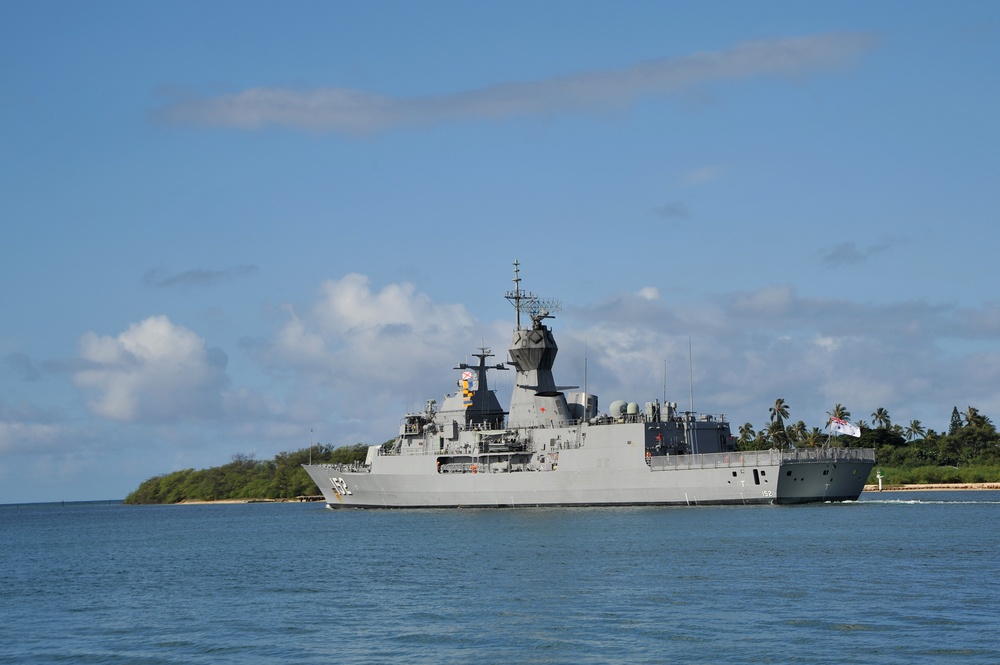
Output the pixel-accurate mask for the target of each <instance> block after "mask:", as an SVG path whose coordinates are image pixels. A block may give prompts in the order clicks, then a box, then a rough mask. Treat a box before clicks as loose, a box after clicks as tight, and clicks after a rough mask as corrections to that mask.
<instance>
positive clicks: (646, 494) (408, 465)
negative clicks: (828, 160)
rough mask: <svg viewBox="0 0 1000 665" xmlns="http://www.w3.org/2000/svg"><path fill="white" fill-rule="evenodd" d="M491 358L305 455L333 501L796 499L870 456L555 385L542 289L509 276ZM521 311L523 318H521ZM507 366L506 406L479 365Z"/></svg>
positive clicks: (837, 482)
mask: <svg viewBox="0 0 1000 665" xmlns="http://www.w3.org/2000/svg"><path fill="white" fill-rule="evenodd" d="M520 281H521V280H520V274H519V264H518V263H517V262H516V261H515V262H514V285H515V288H514V290H513V291H510V292H508V293H507V294H506V297H507V299H508V300H509V301H510V302H511V303H512V304H513V305H514V311H515V327H514V334H513V340H512V341H511V345H510V350H509V360H508V362H507V364H506V365H504V364H490V363H489V362H488V361H489V359H490V358H491V357H493V354H492V353H491V352H490V350H489V349H486V348H482V349H480V350H479V353H476V354H473V357H475V358H477V359H478V362H477V363H475V364H466V363H461V364H459V365H458V366H457V367H456V368H455V369H456V370H459V371H460V372H461V379H460V380H459V388H460V389H459V390H458V391H456V392H455V393H452V394H449V395H446V396H445V398H444V400H443V401H442V402H441V404H440V405H438V403H437V402H436V401H435V400H429V401H428V402H427V403H426V407H425V408H424V410H423V411H421V412H419V413H410V414H407V415H406V416H405V417H404V418H403V421H402V423H401V424H400V429H399V436H398V437H397V438H396V439H395V440H394V441H392V442H391V443H389V444H385V445H382V446H370V447H369V449H368V455H367V458H366V459H365V461H364V463H359V464H354V465H340V464H308V465H304V468H305V470H306V471H307V472H308V473H309V476H310V477H311V478H312V479H313V481H315V483H316V485H317V486H318V487H319V489H320V491H321V492H322V493H323V496H324V498H325V499H326V502H327V504H328V505H329V506H330V507H333V508H340V507H357V508H445V507H449V508H455V507H485V506H489V507H512V506H622V505H706V504H760V503H809V502H818V501H851V500H855V499H857V498H858V496H859V495H860V494H861V492H862V490H863V489H864V485H865V481H866V480H867V479H868V475H869V473H870V472H871V470H872V467H873V466H874V464H875V451H874V450H872V449H868V448H842V447H833V446H822V447H815V448H802V449H790V450H779V449H771V450H763V451H740V450H737V447H736V445H735V442H734V440H733V437H732V434H731V431H730V428H729V422H728V421H727V419H726V417H725V416H721V415H711V414H699V413H694V412H692V411H679V410H678V407H677V404H676V403H675V402H663V403H661V402H660V400H658V399H656V400H652V401H648V402H644V403H643V404H641V405H640V404H638V403H636V402H626V401H624V400H616V401H614V402H612V403H611V404H610V405H609V408H608V410H607V411H606V412H603V413H601V412H599V410H598V399H597V396H596V395H591V394H588V393H587V392H586V391H575V392H574V390H575V389H576V387H575V386H559V385H557V384H556V382H555V379H554V377H553V374H552V367H553V365H554V363H555V358H556V353H557V351H558V347H557V345H556V341H555V338H554V337H553V335H552V331H551V329H550V328H549V327H548V326H547V325H545V320H546V319H550V318H553V316H552V314H551V313H550V311H549V307H550V306H551V303H549V302H547V301H543V300H542V299H540V298H538V297H537V296H535V295H534V294H533V293H528V292H525V291H522V290H521V288H520ZM522 315H524V316H525V319H526V322H527V321H530V324H527V325H525V326H522V324H521V318H522ZM510 369H513V370H514V372H515V373H516V374H515V378H514V386H513V389H512V391H511V399H510V407H509V409H508V410H507V411H504V410H503V407H502V406H501V405H500V402H499V401H498V399H497V397H496V394H495V392H494V391H493V390H491V389H490V388H489V382H488V374H489V372H491V371H510Z"/></svg>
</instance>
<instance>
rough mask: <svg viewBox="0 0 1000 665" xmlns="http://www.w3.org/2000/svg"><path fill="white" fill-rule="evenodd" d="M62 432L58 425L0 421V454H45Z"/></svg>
mask: <svg viewBox="0 0 1000 665" xmlns="http://www.w3.org/2000/svg"><path fill="white" fill-rule="evenodd" d="M62 432H63V428H62V427H60V426H59V425H52V424H47V423H31V422H4V421H2V420H0V453H3V454H9V453H38V452H46V451H48V450H49V449H50V447H51V446H52V444H54V443H55V442H57V441H58V440H59V438H60V435H61V434H62Z"/></svg>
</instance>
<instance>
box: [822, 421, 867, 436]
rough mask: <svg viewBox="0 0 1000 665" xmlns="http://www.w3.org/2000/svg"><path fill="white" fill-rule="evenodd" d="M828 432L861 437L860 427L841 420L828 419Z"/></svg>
mask: <svg viewBox="0 0 1000 665" xmlns="http://www.w3.org/2000/svg"><path fill="white" fill-rule="evenodd" d="M830 431H831V432H836V433H837V434H850V435H851V436H857V437H860V436H861V428H860V427H858V426H857V425H852V424H851V423H849V422H847V421H846V420H843V419H841V418H830Z"/></svg>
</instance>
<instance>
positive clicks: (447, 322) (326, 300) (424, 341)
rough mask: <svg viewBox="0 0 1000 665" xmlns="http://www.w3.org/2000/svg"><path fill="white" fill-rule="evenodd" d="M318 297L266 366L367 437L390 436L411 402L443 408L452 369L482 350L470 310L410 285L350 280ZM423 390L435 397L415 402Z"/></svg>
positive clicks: (280, 338)
mask: <svg viewBox="0 0 1000 665" xmlns="http://www.w3.org/2000/svg"><path fill="white" fill-rule="evenodd" d="M319 291H320V292H319V297H318V299H317V301H316V302H315V304H314V305H313V306H312V307H311V308H310V310H309V312H308V313H307V314H305V315H299V314H298V313H297V312H296V311H295V310H294V309H292V308H290V307H289V308H288V320H287V322H286V323H285V324H284V325H283V326H282V327H281V329H280V330H279V331H278V332H277V334H276V335H275V337H274V339H273V342H272V343H270V344H269V345H268V347H267V348H266V349H265V350H264V351H263V352H262V354H261V358H262V359H263V361H264V362H265V364H266V366H268V367H270V368H271V369H273V370H276V371H279V372H281V373H284V374H288V373H289V372H291V373H292V374H293V376H294V377H295V379H294V380H295V381H296V382H298V384H299V386H298V388H297V389H296V390H297V391H298V392H301V393H303V394H306V395H308V397H306V399H308V400H315V401H316V402H317V403H318V404H326V405H327V406H328V408H329V410H330V411H331V413H328V414H327V416H328V417H332V418H334V419H339V420H341V421H343V420H345V419H346V420H353V421H355V422H356V423H367V424H368V427H369V429H367V430H366V431H365V432H364V434H365V435H374V436H379V435H381V436H388V435H389V434H390V433H391V432H392V431H393V430H394V427H395V423H396V422H397V421H398V420H399V418H400V417H401V416H402V415H403V414H402V413H401V412H400V411H399V409H400V408H401V404H402V403H403V402H407V400H409V402H407V404H408V405H410V406H412V404H413V403H416V404H417V405H420V406H422V405H423V401H422V400H424V399H428V398H434V399H438V400H440V398H441V394H442V393H443V392H444V391H445V390H446V389H448V388H449V387H450V386H449V384H448V383H446V381H447V379H448V378H449V373H448V371H449V369H450V368H452V367H454V366H455V364H456V363H458V362H461V361H462V360H463V359H464V358H465V357H466V356H467V354H469V353H471V352H473V351H475V350H476V347H478V346H479V344H478V343H477V340H476V336H475V335H474V333H473V328H474V323H475V321H474V319H473V318H472V316H470V315H469V313H468V312H467V311H466V310H465V308H464V307H462V306H460V305H451V304H442V303H436V302H433V301H432V300H431V299H430V298H429V297H428V296H427V295H425V294H422V293H417V292H416V289H415V288H414V286H413V285H412V284H406V283H403V284H389V285H386V286H384V287H383V288H382V289H381V290H379V291H373V290H372V289H371V287H370V285H369V280H368V278H367V277H365V276H363V275H357V274H351V275H347V276H345V277H343V278H341V279H339V280H328V281H326V282H324V283H323V284H322V285H321V286H320V290H319ZM419 386H426V390H428V391H429V393H428V394H422V393H419V394H415V393H414V390H415V389H417V387H419ZM317 410H322V408H321V407H320V406H317ZM334 412H335V413H334ZM390 423H391V424H390ZM372 426H374V427H372ZM356 427H357V428H362V427H364V425H363V424H359V425H357V426H356ZM377 428H381V431H380V432H379V433H378V434H375V433H374V430H375V429H377ZM390 428H391V429H390ZM358 432H359V433H358V436H360V435H361V433H360V429H358Z"/></svg>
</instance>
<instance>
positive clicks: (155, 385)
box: [73, 316, 228, 423]
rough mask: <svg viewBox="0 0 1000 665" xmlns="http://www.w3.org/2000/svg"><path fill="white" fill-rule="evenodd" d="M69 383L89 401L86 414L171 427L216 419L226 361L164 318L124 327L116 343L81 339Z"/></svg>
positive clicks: (93, 337)
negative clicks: (81, 363)
mask: <svg viewBox="0 0 1000 665" xmlns="http://www.w3.org/2000/svg"><path fill="white" fill-rule="evenodd" d="M80 358H81V359H82V360H83V361H84V362H85V364H86V366H85V368H83V369H80V370H78V371H77V372H76V373H75V374H74V376H73V381H74V383H75V384H76V385H77V386H78V387H80V388H83V389H84V390H85V391H87V392H88V393H89V394H90V395H92V396H93V398H92V399H91V400H90V401H89V402H88V407H89V408H90V410H91V411H92V412H93V413H95V414H97V415H99V416H103V417H105V418H110V419H112V420H117V421H122V422H133V421H139V422H151V423H157V422H173V421H177V420H187V419H194V420H197V419H202V418H207V417H212V416H213V415H217V414H218V411H219V409H220V407H221V403H222V393H223V391H224V389H225V388H226V386H227V384H228V377H227V375H226V364H227V358H226V355H225V354H224V353H223V352H221V351H219V350H212V349H208V348H206V346H205V340H203V339H202V338H201V337H199V336H198V335H196V334H195V333H194V332H192V331H191V330H188V329H187V328H185V327H183V326H179V325H176V324H174V323H171V321H170V320H169V319H168V318H167V317H165V316H152V317H149V318H147V319H145V320H143V321H141V322H139V323H134V324H132V325H130V326H129V328H128V330H126V331H125V332H123V333H121V334H120V335H118V336H117V337H109V336H102V335H97V334H95V333H93V332H88V333H86V334H85V335H84V336H83V337H82V338H81V339H80Z"/></svg>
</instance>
